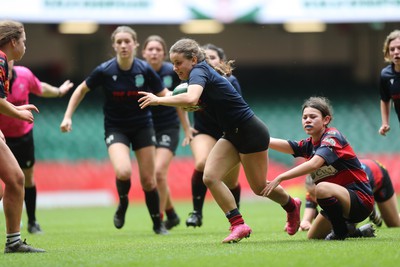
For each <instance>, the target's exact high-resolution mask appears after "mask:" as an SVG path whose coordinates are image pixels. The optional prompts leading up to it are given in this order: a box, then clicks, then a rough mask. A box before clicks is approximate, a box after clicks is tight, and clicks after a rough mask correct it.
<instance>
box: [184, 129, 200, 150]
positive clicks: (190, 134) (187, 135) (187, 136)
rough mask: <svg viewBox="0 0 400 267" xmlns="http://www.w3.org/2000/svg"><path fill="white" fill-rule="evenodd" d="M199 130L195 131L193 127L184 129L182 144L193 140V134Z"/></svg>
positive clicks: (185, 144)
mask: <svg viewBox="0 0 400 267" xmlns="http://www.w3.org/2000/svg"><path fill="white" fill-rule="evenodd" d="M198 132H199V131H197V130H196V129H195V128H193V127H189V129H188V130H187V131H185V137H184V138H183V141H182V146H187V145H189V144H190V142H191V141H192V140H193V138H194V135H195V134H196V133H198Z"/></svg>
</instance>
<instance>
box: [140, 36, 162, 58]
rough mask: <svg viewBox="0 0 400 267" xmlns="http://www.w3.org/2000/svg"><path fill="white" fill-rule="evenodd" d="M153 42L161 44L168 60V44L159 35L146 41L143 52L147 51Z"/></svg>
mask: <svg viewBox="0 0 400 267" xmlns="http://www.w3.org/2000/svg"><path fill="white" fill-rule="evenodd" d="M152 41H155V42H159V43H160V44H161V46H162V48H163V51H164V56H165V58H167V53H168V49H167V44H166V43H165V40H164V39H163V38H162V37H161V36H159V35H150V36H149V37H147V39H146V40H145V41H144V44H143V50H145V49H146V46H147V45H148V44H149V43H150V42H152Z"/></svg>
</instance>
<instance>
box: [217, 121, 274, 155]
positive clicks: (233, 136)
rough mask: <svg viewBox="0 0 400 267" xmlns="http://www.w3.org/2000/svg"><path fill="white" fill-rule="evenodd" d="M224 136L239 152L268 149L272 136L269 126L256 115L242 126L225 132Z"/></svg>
mask: <svg viewBox="0 0 400 267" xmlns="http://www.w3.org/2000/svg"><path fill="white" fill-rule="evenodd" d="M222 138H224V139H226V140H228V141H230V142H231V143H232V144H233V145H234V146H235V148H236V149H237V150H238V151H239V153H242V154H250V153H256V152H261V151H264V150H267V149H268V146H269V138H270V136H269V131H268V128H267V126H266V125H265V124H264V123H263V122H262V121H261V120H260V119H259V118H258V117H257V116H255V115H254V116H253V117H251V118H250V119H248V120H247V121H246V122H244V123H243V124H242V125H241V126H240V127H238V128H235V129H232V130H230V131H226V132H224V134H223V136H222Z"/></svg>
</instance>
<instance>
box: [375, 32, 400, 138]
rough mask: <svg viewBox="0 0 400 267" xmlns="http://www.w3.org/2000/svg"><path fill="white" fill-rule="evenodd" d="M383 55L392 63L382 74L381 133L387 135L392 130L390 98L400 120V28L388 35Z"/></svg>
mask: <svg viewBox="0 0 400 267" xmlns="http://www.w3.org/2000/svg"><path fill="white" fill-rule="evenodd" d="M383 57H384V59H385V61H386V62H389V63H390V65H388V66H386V67H385V68H383V69H382V71H381V75H380V83H379V84H380V95H381V117H382V125H381V127H380V128H379V134H381V135H386V133H387V132H389V131H390V124H389V118H390V116H389V114H390V100H392V101H393V104H394V109H395V111H396V114H397V118H398V120H399V122H400V30H395V31H392V32H391V33H390V34H389V35H388V36H387V37H386V40H385V42H384V44H383Z"/></svg>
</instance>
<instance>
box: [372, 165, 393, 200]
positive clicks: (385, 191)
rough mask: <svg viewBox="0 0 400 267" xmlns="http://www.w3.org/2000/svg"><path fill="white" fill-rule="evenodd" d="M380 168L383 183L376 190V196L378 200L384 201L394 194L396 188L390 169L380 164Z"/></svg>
mask: <svg viewBox="0 0 400 267" xmlns="http://www.w3.org/2000/svg"><path fill="white" fill-rule="evenodd" d="M380 169H381V171H382V184H381V186H380V187H379V188H378V189H377V190H376V191H375V192H374V198H375V201H376V202H384V201H386V200H388V199H390V198H391V197H392V196H393V195H394V188H393V184H392V180H390V176H389V173H388V171H387V170H386V169H385V168H383V167H382V166H380Z"/></svg>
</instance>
